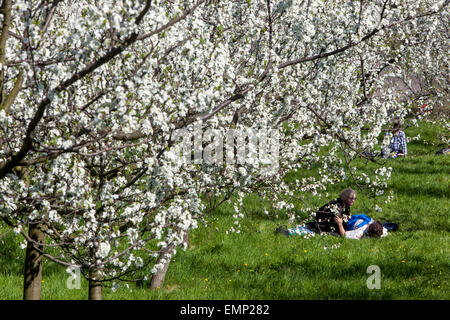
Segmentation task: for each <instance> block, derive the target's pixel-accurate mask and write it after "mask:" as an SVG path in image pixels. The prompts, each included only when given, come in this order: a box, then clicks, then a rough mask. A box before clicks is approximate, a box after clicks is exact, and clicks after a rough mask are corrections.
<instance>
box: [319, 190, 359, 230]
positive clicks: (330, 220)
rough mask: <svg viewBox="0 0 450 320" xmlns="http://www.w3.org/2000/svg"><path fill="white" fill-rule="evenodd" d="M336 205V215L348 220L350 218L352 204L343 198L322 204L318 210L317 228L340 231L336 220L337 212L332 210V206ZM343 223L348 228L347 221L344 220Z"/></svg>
mask: <svg viewBox="0 0 450 320" xmlns="http://www.w3.org/2000/svg"><path fill="white" fill-rule="evenodd" d="M333 206H336V209H337V212H336V215H337V216H339V217H340V218H343V219H344V218H345V220H348V218H350V206H349V205H348V204H345V203H344V201H342V200H341V198H337V199H336V200H333V201H330V202H328V203H327V204H325V205H323V206H321V207H320V208H319V210H317V211H316V217H315V218H314V219H315V222H316V228H318V229H319V231H321V232H339V226H338V225H337V223H336V222H335V221H334V217H335V214H334V213H333V212H332V211H331V209H332V207H333ZM342 225H343V226H344V229H346V228H347V223H346V222H343V223H342Z"/></svg>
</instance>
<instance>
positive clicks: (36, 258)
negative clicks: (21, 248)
mask: <svg viewBox="0 0 450 320" xmlns="http://www.w3.org/2000/svg"><path fill="white" fill-rule="evenodd" d="M28 235H29V237H30V238H31V239H33V240H34V241H36V242H38V243H44V242H45V234H44V233H43V232H42V230H41V229H40V228H39V226H37V225H30V226H29V227H28ZM38 248H39V249H40V250H42V249H43V246H38ZM41 284H42V255H41V253H40V252H39V251H38V250H36V248H35V247H34V245H33V244H32V243H31V242H29V243H28V245H27V251H26V255H25V270H24V284H23V299H24V300H40V299H41Z"/></svg>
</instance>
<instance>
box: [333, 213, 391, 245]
mask: <svg viewBox="0 0 450 320" xmlns="http://www.w3.org/2000/svg"><path fill="white" fill-rule="evenodd" d="M361 216H364V217H366V218H368V217H367V216H365V215H358V216H352V217H351V218H350V221H349V223H348V224H347V231H346V230H345V229H344V226H343V222H342V218H340V217H337V216H336V217H335V218H334V221H335V222H336V224H337V225H338V227H339V234H340V235H341V236H342V237H346V238H349V239H361V238H362V237H364V236H366V237H369V238H380V237H384V236H385V235H386V234H387V229H385V228H383V225H382V224H381V222H380V221H378V220H376V221H375V220H373V219H370V218H368V219H370V220H369V221H367V219H364V218H363V219H359V218H360V217H361ZM355 220H356V221H355ZM353 221H355V223H352V222H353Z"/></svg>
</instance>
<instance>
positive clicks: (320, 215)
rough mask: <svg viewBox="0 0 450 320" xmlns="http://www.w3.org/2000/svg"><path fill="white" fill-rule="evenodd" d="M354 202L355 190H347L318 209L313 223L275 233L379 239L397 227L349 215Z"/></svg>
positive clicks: (360, 216) (363, 215)
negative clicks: (319, 234) (320, 234)
mask: <svg viewBox="0 0 450 320" xmlns="http://www.w3.org/2000/svg"><path fill="white" fill-rule="evenodd" d="M355 200H356V192H355V190H353V189H351V188H348V189H345V190H343V191H342V192H341V194H340V196H339V198H337V199H336V200H333V201H331V202H328V203H327V204H325V205H323V206H322V207H320V208H319V210H318V211H317V212H316V216H315V218H314V221H313V222H309V223H307V224H306V226H305V227H304V226H296V227H294V228H290V229H287V230H284V229H280V228H278V229H277V230H276V232H277V233H283V234H285V235H307V234H314V233H322V232H326V233H329V234H332V235H335V236H342V237H346V238H350V239H361V238H362V237H364V236H366V237H371V238H380V237H384V236H386V235H387V231H388V229H390V230H395V229H397V227H398V226H397V225H395V224H392V223H385V224H382V223H381V222H380V221H378V220H376V221H375V220H373V219H372V218H370V217H368V216H366V215H365V214H359V215H350V207H351V206H352V205H353V203H354V202H355Z"/></svg>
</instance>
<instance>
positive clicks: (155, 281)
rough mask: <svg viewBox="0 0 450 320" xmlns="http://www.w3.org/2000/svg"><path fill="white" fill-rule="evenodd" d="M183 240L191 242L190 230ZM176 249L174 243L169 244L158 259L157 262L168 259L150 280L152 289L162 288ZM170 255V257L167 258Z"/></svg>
mask: <svg viewBox="0 0 450 320" xmlns="http://www.w3.org/2000/svg"><path fill="white" fill-rule="evenodd" d="M183 242H184V243H186V245H187V244H188V243H189V232H186V233H185V235H184V237H183ZM174 249H175V246H174V245H169V246H168V247H167V248H166V249H165V250H164V251H162V252H161V253H160V255H159V257H158V259H157V260H156V264H158V263H159V262H160V261H161V260H162V259H166V260H167V261H166V262H165V263H164V267H163V268H162V269H159V270H158V271H156V273H155V274H154V275H153V276H152V280H151V282H150V289H151V290H155V289H157V288H161V286H162V284H163V282H164V278H165V277H166V273H167V269H169V263H170V260H172V253H173V251H174ZM168 256H170V258H167V257H168Z"/></svg>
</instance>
